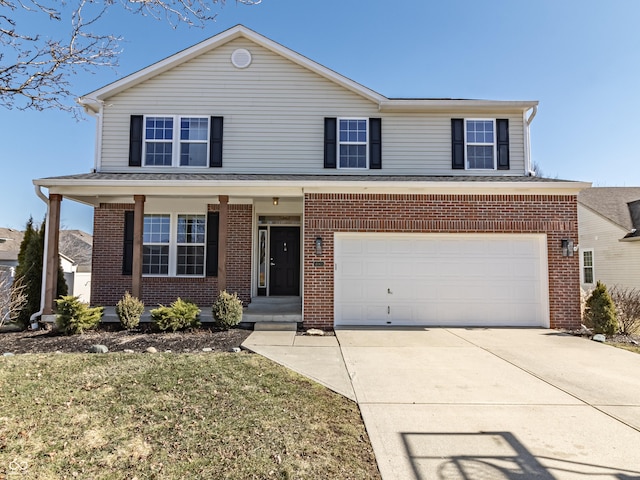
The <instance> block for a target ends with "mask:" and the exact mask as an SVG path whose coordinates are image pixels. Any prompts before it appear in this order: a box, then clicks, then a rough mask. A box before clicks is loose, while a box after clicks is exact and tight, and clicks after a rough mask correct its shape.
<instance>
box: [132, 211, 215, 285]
mask: <svg viewBox="0 0 640 480" xmlns="http://www.w3.org/2000/svg"><path fill="white" fill-rule="evenodd" d="M205 232H206V216H205V215H183V214H180V215H170V214H160V215H159V214H151V215H145V216H144V232H143V240H142V242H143V247H142V273H143V274H145V275H166V276H203V275H204V266H205V253H204V252H205Z"/></svg>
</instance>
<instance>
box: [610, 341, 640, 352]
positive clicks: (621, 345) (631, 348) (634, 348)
mask: <svg viewBox="0 0 640 480" xmlns="http://www.w3.org/2000/svg"><path fill="white" fill-rule="evenodd" d="M607 343H608V344H609V345H613V346H614V347H617V348H622V349H623V350H629V351H630V352H634V353H640V346H639V345H633V344H632V343H622V342H607Z"/></svg>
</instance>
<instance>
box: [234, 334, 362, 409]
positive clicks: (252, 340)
mask: <svg viewBox="0 0 640 480" xmlns="http://www.w3.org/2000/svg"><path fill="white" fill-rule="evenodd" d="M242 346H243V347H244V348H246V349H247V350H250V351H252V352H255V353H258V354H260V355H262V356H263V357H266V358H268V359H270V360H273V361H274V362H276V363H279V364H280V365H284V366H285V367H287V368H289V369H291V370H293V371H294V372H298V373H299V374H301V375H304V376H305V377H308V378H310V379H311V380H314V381H316V382H318V383H320V384H321V385H324V386H325V387H327V388H330V389H331V390H333V391H334V392H337V393H339V394H341V395H344V396H345V397H347V398H349V399H351V400H353V401H355V400H356V395H355V393H354V391H353V387H352V386H351V380H350V378H349V374H348V372H347V369H346V367H345V364H344V360H343V359H342V352H341V351H340V346H339V345H338V341H337V339H336V337H334V336H325V337H312V336H300V335H296V332H295V330H294V331H268V330H266V331H254V332H253V333H252V334H251V335H249V337H248V338H247V339H246V340H245V341H244V343H243V344H242Z"/></svg>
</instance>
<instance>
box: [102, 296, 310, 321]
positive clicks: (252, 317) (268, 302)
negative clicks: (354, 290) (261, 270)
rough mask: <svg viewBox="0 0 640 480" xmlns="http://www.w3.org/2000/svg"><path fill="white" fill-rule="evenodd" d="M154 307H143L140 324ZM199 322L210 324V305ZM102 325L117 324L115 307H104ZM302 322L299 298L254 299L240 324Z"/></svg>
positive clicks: (244, 312)
mask: <svg viewBox="0 0 640 480" xmlns="http://www.w3.org/2000/svg"><path fill="white" fill-rule="evenodd" d="M154 308H156V306H155V305H153V306H149V307H145V309H144V313H143V314H142V316H141V317H140V322H141V323H145V322H150V321H151V314H150V313H149V312H150V311H151V310H153V309H154ZM200 310H201V312H200V321H201V322H202V323H203V324H207V323H212V322H213V316H212V314H211V305H207V306H200ZM102 322H104V323H117V322H119V320H118V316H117V315H116V307H115V306H113V307H104V315H103V316H102ZM299 322H302V299H301V298H300V297H254V298H252V300H251V303H250V304H249V305H247V306H246V307H244V311H243V314H242V322H241V323H242V324H245V325H246V324H254V325H255V324H256V323H257V324H270V323H272V324H275V323H290V324H293V325H296V324H297V323H299Z"/></svg>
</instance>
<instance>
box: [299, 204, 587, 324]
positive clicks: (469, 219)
mask: <svg viewBox="0 0 640 480" xmlns="http://www.w3.org/2000/svg"><path fill="white" fill-rule="evenodd" d="M334 232H398V233H401V232H402V233H404V232H416V233H418V232H419V233H544V234H546V235H547V254H548V265H549V306H550V325H551V328H575V327H579V324H580V278H579V257H578V255H574V256H573V257H563V256H562V251H561V248H560V245H561V239H563V238H569V239H571V240H573V241H574V243H575V244H577V243H578V219H577V201H576V196H575V195H555V196H546V195H391V194H306V195H305V203H304V323H305V327H306V328H310V327H317V328H325V329H327V328H332V327H333V297H334V292H333V265H334V258H333V233H334ZM318 236H320V237H322V239H323V258H322V260H323V262H324V266H316V265H314V261H315V260H316V259H317V257H316V256H315V244H314V241H315V239H316V237H318Z"/></svg>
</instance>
